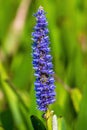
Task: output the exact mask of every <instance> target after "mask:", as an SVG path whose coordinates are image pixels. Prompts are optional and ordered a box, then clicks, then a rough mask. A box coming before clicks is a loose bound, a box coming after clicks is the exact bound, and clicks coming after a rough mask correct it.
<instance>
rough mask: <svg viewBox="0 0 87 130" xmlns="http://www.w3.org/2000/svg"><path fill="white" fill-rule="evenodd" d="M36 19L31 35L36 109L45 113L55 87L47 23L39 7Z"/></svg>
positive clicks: (52, 99) (52, 100) (52, 98)
mask: <svg viewBox="0 0 87 130" xmlns="http://www.w3.org/2000/svg"><path fill="white" fill-rule="evenodd" d="M34 16H35V17H36V25H35V27H34V32H33V33H32V36H33V38H32V40H33V46H32V49H33V52H32V57H33V68H34V69H35V74H34V75H35V76H36V81H35V83H34V84H35V91H36V101H37V105H38V109H39V110H41V111H47V109H48V106H49V104H52V103H53V102H54V101H55V91H54V89H55V85H54V77H53V74H54V72H53V65H52V56H51V55H50V48H49V44H50V41H49V37H48V33H49V31H48V29H47V25H48V22H47V20H46V16H45V12H44V10H43V8H42V7H41V6H40V7H39V9H38V11H37V13H36V14H34Z"/></svg>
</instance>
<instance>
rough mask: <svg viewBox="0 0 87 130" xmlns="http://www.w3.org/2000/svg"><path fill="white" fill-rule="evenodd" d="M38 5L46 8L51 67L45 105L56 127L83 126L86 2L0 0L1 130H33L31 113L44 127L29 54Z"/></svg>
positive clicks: (74, 129)
mask: <svg viewBox="0 0 87 130" xmlns="http://www.w3.org/2000/svg"><path fill="white" fill-rule="evenodd" d="M40 5H42V6H43V7H44V10H45V11H46V12H47V15H46V16H47V19H48V22H49V26H48V27H49V30H50V33H49V34H50V40H51V44H50V46H51V53H52V56H53V64H54V71H55V75H54V76H55V85H56V102H55V103H54V104H53V105H51V107H50V108H51V109H52V110H54V113H55V114H56V115H57V117H58V120H59V123H58V124H59V129H67V130H86V129H87V123H86V122H87V111H86V108H87V103H86V100H87V82H86V76H87V44H86V43H87V38H86V37H87V0H71V1H70V0H63V1H62V0H48V1H47V0H16V1H13V0H8V1H3V0H0V130H33V127H32V123H31V121H30V117H31V116H32V115H34V116H35V119H37V121H38V120H39V119H38V118H40V120H41V121H40V123H41V124H42V122H43V123H44V124H43V127H44V125H46V124H45V120H44V119H43V118H42V114H43V113H42V112H40V111H39V110H37V108H36V101H35V100H36V99H35V92H34V81H35V80H34V76H33V74H34V72H33V69H32V57H31V52H32V50H31V45H32V40H31V32H32V28H33V27H34V25H35V20H34V18H33V17H32V15H33V13H35V12H36V11H37V9H38V7H39V6H40ZM37 115H38V118H37V117H36V116H37ZM60 116H62V117H61V118H60ZM33 120H34V118H33ZM65 124H66V126H65ZM43 129H44V128H43Z"/></svg>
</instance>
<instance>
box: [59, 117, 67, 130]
mask: <svg viewBox="0 0 87 130" xmlns="http://www.w3.org/2000/svg"><path fill="white" fill-rule="evenodd" d="M58 130H66V123H65V120H64V118H63V117H59V118H58Z"/></svg>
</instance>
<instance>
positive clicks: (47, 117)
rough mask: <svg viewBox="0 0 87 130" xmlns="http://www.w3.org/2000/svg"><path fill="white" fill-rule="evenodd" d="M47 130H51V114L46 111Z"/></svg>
mask: <svg viewBox="0 0 87 130" xmlns="http://www.w3.org/2000/svg"><path fill="white" fill-rule="evenodd" d="M46 123H47V130H52V112H51V111H50V110H49V109H48V110H47V112H46Z"/></svg>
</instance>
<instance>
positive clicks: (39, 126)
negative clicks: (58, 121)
mask: <svg viewBox="0 0 87 130" xmlns="http://www.w3.org/2000/svg"><path fill="white" fill-rule="evenodd" d="M30 119H31V122H32V125H33V128H34V130H46V128H45V126H44V124H43V123H42V121H41V120H40V119H39V118H38V117H36V116H34V115H32V116H31V117H30Z"/></svg>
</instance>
